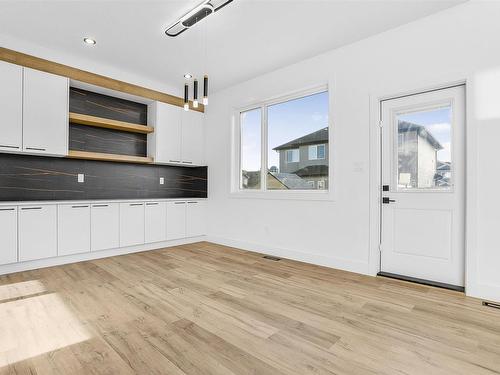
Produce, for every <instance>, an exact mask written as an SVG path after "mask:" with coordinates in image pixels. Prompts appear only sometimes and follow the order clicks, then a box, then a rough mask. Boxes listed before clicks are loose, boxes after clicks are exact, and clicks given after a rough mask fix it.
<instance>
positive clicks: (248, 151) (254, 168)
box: [240, 108, 261, 189]
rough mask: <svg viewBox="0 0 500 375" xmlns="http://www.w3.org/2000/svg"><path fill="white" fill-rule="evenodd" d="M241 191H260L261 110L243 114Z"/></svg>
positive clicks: (241, 121) (241, 124)
mask: <svg viewBox="0 0 500 375" xmlns="http://www.w3.org/2000/svg"><path fill="white" fill-rule="evenodd" d="M240 138H241V155H240V160H241V177H240V188H241V189H260V187H261V182H260V177H261V176H260V174H261V173H260V171H261V110H260V108H257V109H253V110H250V111H245V112H241V114H240Z"/></svg>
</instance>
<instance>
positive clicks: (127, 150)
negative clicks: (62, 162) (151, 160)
mask: <svg viewBox="0 0 500 375" xmlns="http://www.w3.org/2000/svg"><path fill="white" fill-rule="evenodd" d="M147 145H148V141H147V135H146V134H140V133H130V132H124V131H119V130H112V129H104V128H95V127H92V126H85V125H77V124H69V149H70V150H77V151H91V152H102V153H106V154H119V155H133V156H147Z"/></svg>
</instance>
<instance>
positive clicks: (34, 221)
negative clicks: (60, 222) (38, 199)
mask: <svg viewBox="0 0 500 375" xmlns="http://www.w3.org/2000/svg"><path fill="white" fill-rule="evenodd" d="M55 256H57V206H55V205H40V206H22V207H20V208H19V261H21V262H23V261H27V260H35V259H43V258H50V257H55Z"/></svg>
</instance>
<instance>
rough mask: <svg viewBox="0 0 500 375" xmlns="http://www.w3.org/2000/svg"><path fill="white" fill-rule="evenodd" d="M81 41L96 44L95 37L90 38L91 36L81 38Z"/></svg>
mask: <svg viewBox="0 0 500 375" xmlns="http://www.w3.org/2000/svg"><path fill="white" fill-rule="evenodd" d="M83 41H84V42H85V43H86V44H90V45H91V46H93V45H94V44H96V43H97V42H96V41H95V39H92V38H87V37H86V38H83Z"/></svg>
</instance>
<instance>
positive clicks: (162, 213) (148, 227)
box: [144, 202, 167, 243]
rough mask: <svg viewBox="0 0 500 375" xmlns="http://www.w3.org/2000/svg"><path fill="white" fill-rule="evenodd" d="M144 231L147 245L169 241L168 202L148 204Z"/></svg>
mask: <svg viewBox="0 0 500 375" xmlns="http://www.w3.org/2000/svg"><path fill="white" fill-rule="evenodd" d="M144 230H145V240H146V243H151V242H159V241H165V240H166V239H167V204H166V202H146V206H145V220H144Z"/></svg>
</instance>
